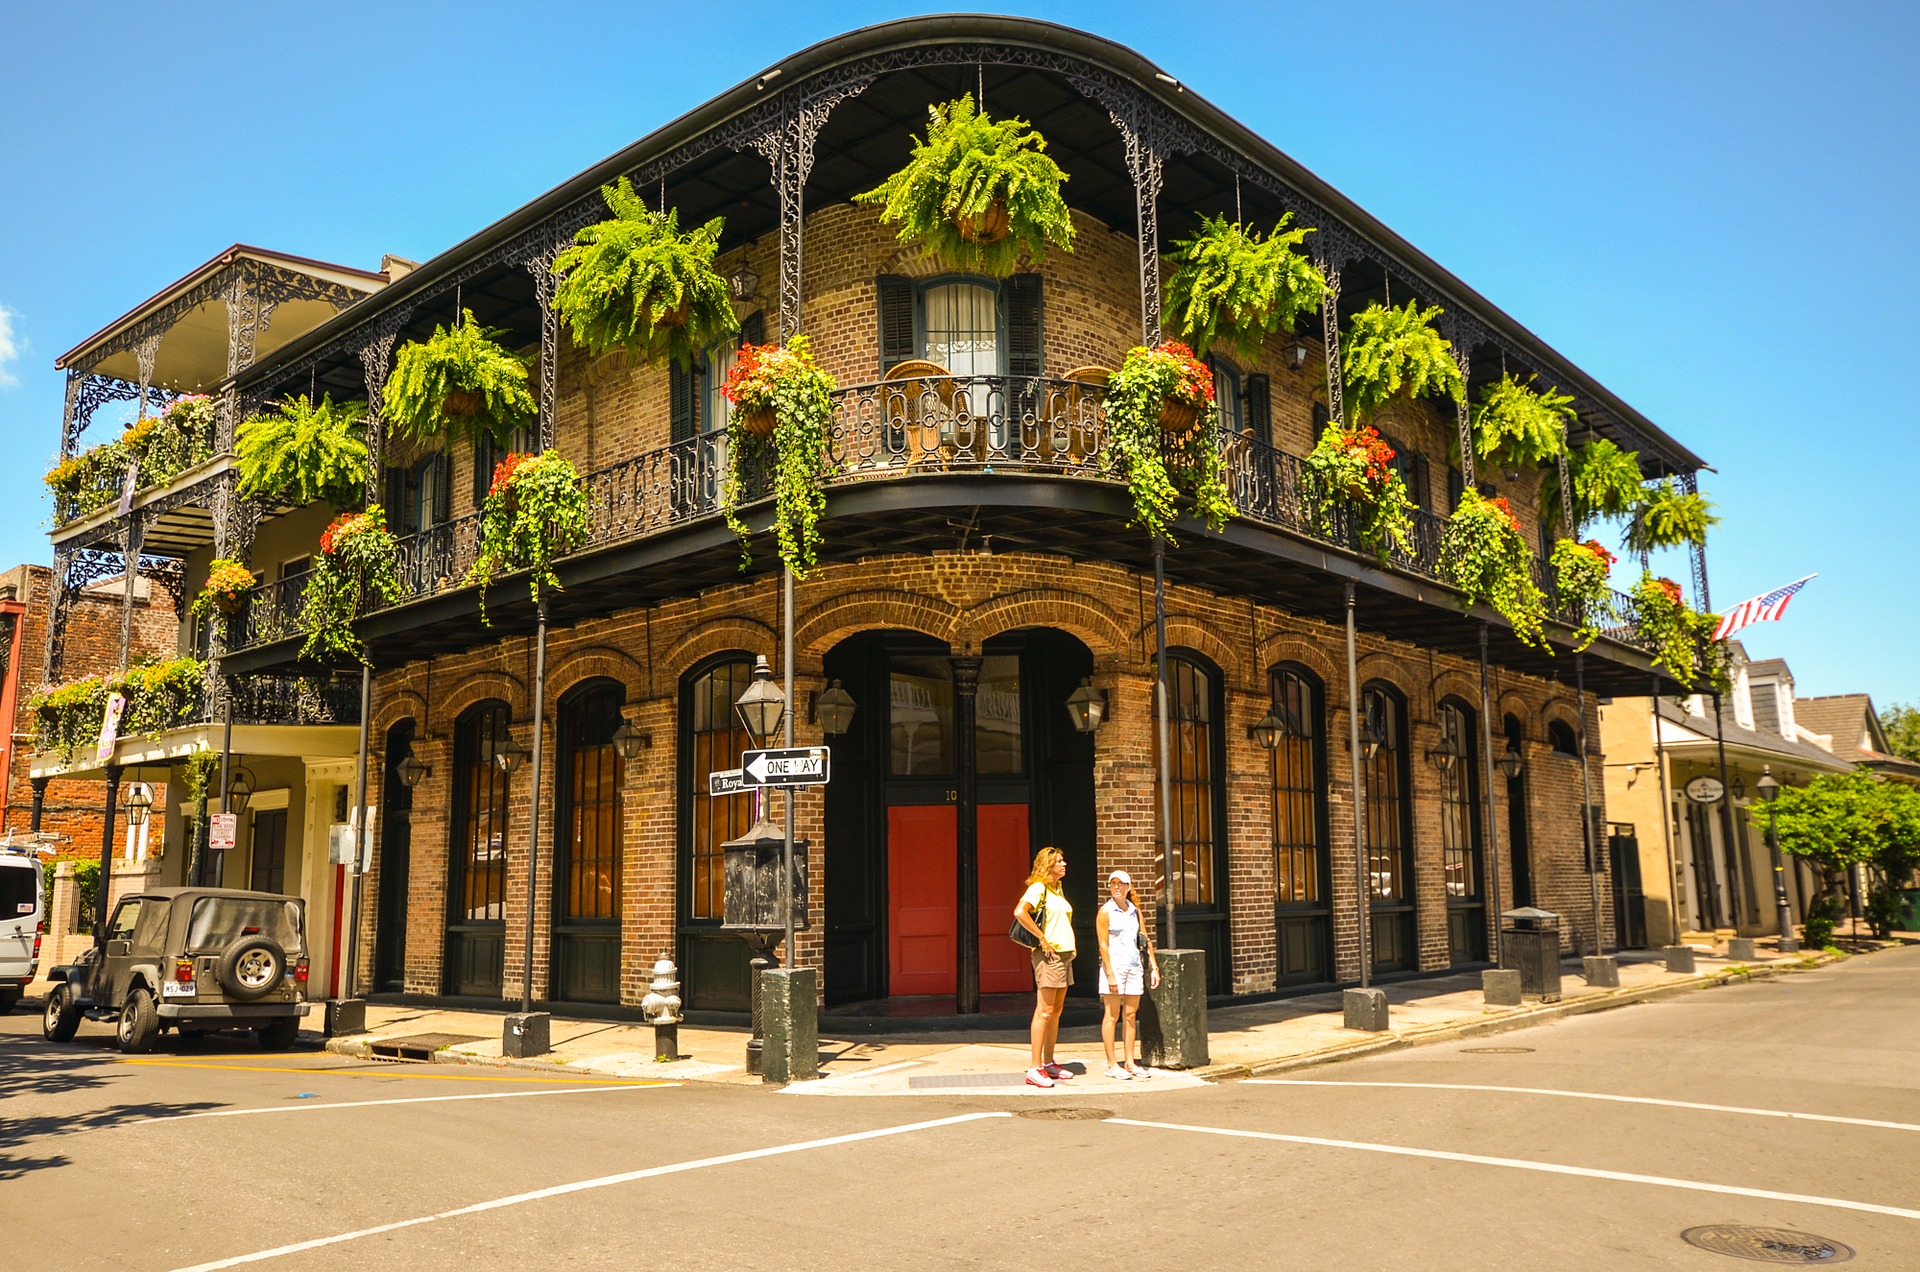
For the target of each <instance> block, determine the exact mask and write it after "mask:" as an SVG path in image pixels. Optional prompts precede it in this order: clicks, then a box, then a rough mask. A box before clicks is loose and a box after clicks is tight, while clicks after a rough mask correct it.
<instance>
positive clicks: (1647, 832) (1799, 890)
mask: <svg viewBox="0 0 1920 1272" xmlns="http://www.w3.org/2000/svg"><path fill="white" fill-rule="evenodd" d="M1728 652H1729V655H1730V656H1729V660H1728V675H1729V678H1730V679H1731V681H1732V687H1731V692H1729V693H1728V694H1727V695H1726V697H1725V698H1724V699H1723V701H1722V702H1721V704H1720V705H1721V711H1720V716H1719V719H1718V720H1716V718H1715V712H1714V702H1713V699H1712V698H1711V697H1710V696H1709V695H1706V694H1695V695H1693V696H1691V697H1688V698H1684V699H1680V700H1678V701H1676V700H1675V699H1672V698H1664V697H1663V698H1659V699H1651V700H1650V699H1644V698H1641V699H1629V700H1620V699H1615V700H1614V701H1613V702H1611V703H1609V704H1607V705H1604V706H1602V707H1601V708H1600V738H1601V744H1602V746H1603V748H1604V749H1605V751H1606V755H1607V759H1606V773H1607V779H1606V787H1607V817H1608V820H1609V822H1610V833H1609V841H1610V844H1611V848H1612V855H1613V866H1614V874H1615V881H1616V883H1617V884H1618V885H1619V893H1618V895H1619V902H1618V904H1619V907H1620V914H1621V917H1622V924H1621V927H1622V932H1623V939H1624V940H1625V941H1626V942H1627V943H1629V944H1634V945H1663V944H1667V943H1669V942H1673V941H1683V940H1687V939H1690V938H1691V939H1701V938H1704V937H1709V936H1710V935H1711V934H1712V933H1714V932H1733V933H1736V934H1739V935H1744V936H1763V935H1769V934H1773V933H1777V932H1778V930H1779V923H1778V908H1777V905H1776V900H1775V896H1774V889H1773V860H1772V855H1771V853H1770V851H1769V850H1768V848H1767V844H1766V832H1765V823H1764V821H1762V820H1759V819H1758V815H1759V812H1760V802H1759V789H1760V787H1759V782H1760V778H1761V775H1762V774H1763V773H1771V774H1772V775H1773V778H1774V780H1775V781H1777V782H1779V783H1781V784H1782V785H1783V786H1802V785H1805V784H1806V783H1807V782H1808V781H1810V780H1812V779H1813V778H1815V777H1819V776H1820V775H1822V774H1825V773H1844V772H1847V771H1848V770H1849V769H1850V768H1851V767H1852V762H1851V761H1850V759H1849V758H1848V757H1846V756H1844V755H1836V754H1835V753H1834V752H1832V751H1830V750H1828V749H1827V748H1826V746H1825V741H1826V739H1825V738H1824V737H1820V736H1816V735H1814V734H1813V733H1811V732H1810V730H1809V729H1808V728H1807V726H1806V724H1805V723H1804V720H1803V718H1802V717H1801V711H1802V709H1803V708H1804V707H1805V705H1806V704H1805V703H1804V702H1796V700H1795V698H1794V696H1793V673H1792V672H1791V671H1789V670H1788V668H1787V665H1786V663H1785V662H1783V661H1781V660H1780V659H1778V658H1768V659H1762V660H1761V661H1758V662H1749V661H1748V660H1747V656H1746V650H1745V648H1744V647H1743V646H1742V645H1741V644H1740V642H1738V641H1730V642H1728ZM1814 701H1815V702H1819V701H1822V700H1821V699H1814ZM1827 701H1831V700H1830V699H1829V700H1827ZM1654 706H1657V708H1658V716H1657V717H1656V716H1655V714H1654V710H1653V708H1654ZM1656 719H1657V724H1656ZM1723 741H1724V743H1725V746H1724V748H1723V747H1722V745H1721V743H1722V742H1723ZM1723 749H1724V755H1725V781H1726V787H1727V791H1728V794H1729V795H1730V803H1726V804H1721V803H1702V802H1698V801H1696V800H1693V799H1690V798H1689V797H1688V796H1687V788H1688V784H1689V783H1691V782H1693V781H1694V780H1695V779H1696V778H1709V779H1712V780H1713V781H1720V780H1721V776H1722V768H1721V757H1722V752H1723ZM1663 801H1664V805H1665V809H1666V815H1664V816H1663V813H1662V807H1663ZM1783 866H1784V872H1783V875H1784V878H1785V881H1786V885H1787V901H1788V905H1789V907H1790V908H1791V911H1792V915H1793V920H1794V922H1796V923H1798V922H1799V921H1800V919H1801V918H1802V917H1803V915H1804V910H1803V906H1804V904H1805V901H1806V900H1807V899H1808V898H1810V897H1811V896H1812V895H1813V886H1814V880H1813V878H1812V875H1811V874H1810V872H1809V871H1808V870H1807V869H1806V867H1805V866H1803V865H1801V864H1800V862H1799V861H1798V860H1796V859H1794V858H1791V857H1789V858H1786V859H1785V860H1784V862H1783ZM1669 880H1672V881H1673V882H1672V883H1671V884H1669V883H1668V881H1669Z"/></svg>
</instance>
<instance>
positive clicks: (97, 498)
mask: <svg viewBox="0 0 1920 1272" xmlns="http://www.w3.org/2000/svg"><path fill="white" fill-rule="evenodd" d="M127 463H128V456H127V453H126V451H125V450H123V449H122V448H121V445H120V442H119V439H115V440H114V441H111V442H102V443H100V444H99V445H98V446H90V447H88V448H87V449H86V450H83V451H81V452H80V453H79V454H77V455H69V456H68V457H67V458H65V459H63V460H61V461H60V462H59V463H57V464H55V465H54V466H53V467H52V468H50V469H48V470H47V475H46V477H45V478H44V480H45V482H46V485H47V489H48V490H49V491H51V492H52V493H53V520H54V524H56V525H64V524H66V523H67V522H69V521H74V520H77V519H78V518H80V517H84V516H86V515H87V514H88V513H91V512H94V511H97V510H98V509H101V508H104V507H106V506H107V505H108V504H110V503H112V502H113V501H114V500H115V499H116V498H118V497H119V494H120V492H121V490H122V489H124V488H125V485H126V480H127Z"/></svg>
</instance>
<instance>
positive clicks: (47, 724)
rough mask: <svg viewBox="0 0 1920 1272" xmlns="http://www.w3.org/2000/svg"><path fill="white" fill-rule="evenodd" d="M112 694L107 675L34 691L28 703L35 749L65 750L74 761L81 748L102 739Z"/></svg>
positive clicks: (76, 679) (70, 681)
mask: <svg viewBox="0 0 1920 1272" xmlns="http://www.w3.org/2000/svg"><path fill="white" fill-rule="evenodd" d="M110 692H112V691H111V690H110V689H108V687H107V677H105V676H76V677H75V678H73V679H72V680H67V681H63V682H61V683H60V684H57V685H41V686H40V687H39V688H38V689H36V690H34V691H33V693H32V694H31V695H30V696H29V697H28V698H27V703H26V711H27V714H28V715H29V716H31V717H32V718H33V721H34V726H35V737H34V749H35V750H37V751H63V752H65V753H66V755H67V758H68V759H69V760H71V759H72V758H73V754H74V752H75V751H76V750H77V749H78V748H80V747H81V746H83V745H89V744H91V743H93V742H94V741H95V740H96V739H98V738H99V736H100V721H101V719H102V718H103V717H104V715H105V713H106V710H107V695H108V694H109V693H110Z"/></svg>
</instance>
